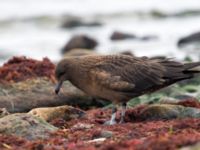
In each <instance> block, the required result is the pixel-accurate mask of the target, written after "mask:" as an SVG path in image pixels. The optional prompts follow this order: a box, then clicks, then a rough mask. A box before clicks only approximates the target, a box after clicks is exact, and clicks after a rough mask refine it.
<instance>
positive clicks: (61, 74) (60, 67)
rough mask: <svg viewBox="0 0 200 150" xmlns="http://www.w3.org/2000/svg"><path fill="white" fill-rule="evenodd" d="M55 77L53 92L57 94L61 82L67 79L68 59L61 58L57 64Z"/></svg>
mask: <svg viewBox="0 0 200 150" xmlns="http://www.w3.org/2000/svg"><path fill="white" fill-rule="evenodd" d="M55 77H56V79H57V81H58V83H57V84H56V87H55V93H56V94H58V93H59V91H60V88H61V86H62V83H63V82H64V81H65V80H68V61H67V60H65V59H63V60H61V61H60V62H59V63H58V64H57V66H56V71H55Z"/></svg>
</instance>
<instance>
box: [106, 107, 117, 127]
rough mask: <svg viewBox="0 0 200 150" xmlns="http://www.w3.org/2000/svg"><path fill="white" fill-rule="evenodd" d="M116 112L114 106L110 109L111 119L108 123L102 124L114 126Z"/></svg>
mask: <svg viewBox="0 0 200 150" xmlns="http://www.w3.org/2000/svg"><path fill="white" fill-rule="evenodd" d="M116 112H117V108H116V106H113V107H112V116H111V119H110V120H109V121H106V122H105V123H104V124H105V125H113V124H116V121H115V118H116Z"/></svg>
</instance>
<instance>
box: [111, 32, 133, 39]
mask: <svg viewBox="0 0 200 150" xmlns="http://www.w3.org/2000/svg"><path fill="white" fill-rule="evenodd" d="M134 38H136V36H135V35H133V34H130V33H123V32H120V31H114V32H113V33H112V35H111V36H110V39H111V40H113V41H114V40H125V39H134Z"/></svg>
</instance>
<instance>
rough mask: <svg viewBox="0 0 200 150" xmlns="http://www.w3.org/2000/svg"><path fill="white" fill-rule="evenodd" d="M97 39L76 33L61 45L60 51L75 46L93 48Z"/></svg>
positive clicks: (74, 47) (65, 50)
mask: <svg viewBox="0 0 200 150" xmlns="http://www.w3.org/2000/svg"><path fill="white" fill-rule="evenodd" d="M97 44H98V43H97V41H96V40H95V39H93V38H91V37H88V36H86V35H76V36H74V37H72V38H71V39H70V40H69V42H68V43H67V44H66V45H65V46H64V47H63V49H62V53H63V54H64V53H65V52H67V51H69V50H71V49H76V48H84V49H94V48H95V47H96V46H97Z"/></svg>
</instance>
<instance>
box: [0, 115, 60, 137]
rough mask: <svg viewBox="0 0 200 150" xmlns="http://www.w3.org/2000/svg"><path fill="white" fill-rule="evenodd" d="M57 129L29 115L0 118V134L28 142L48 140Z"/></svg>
mask: <svg viewBox="0 0 200 150" xmlns="http://www.w3.org/2000/svg"><path fill="white" fill-rule="evenodd" d="M56 130H57V128H56V127H54V126H52V125H50V124H49V123H47V122H45V121H44V120H42V119H40V118H38V117H34V116H32V115H30V114H25V113H22V114H11V115H8V116H5V117H3V118H0V133H1V134H6V135H11V134H14V135H17V136H20V137H24V138H26V139H29V140H34V139H38V138H39V139H44V138H48V137H49V134H50V133H51V132H54V131H56Z"/></svg>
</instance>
